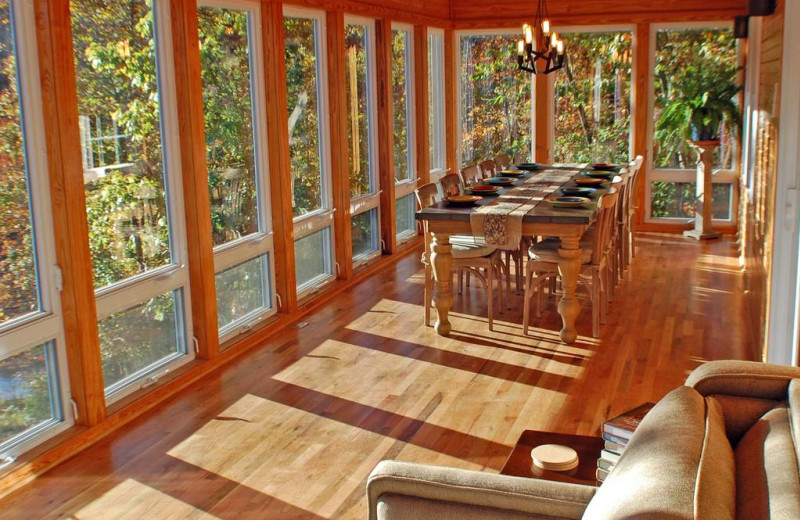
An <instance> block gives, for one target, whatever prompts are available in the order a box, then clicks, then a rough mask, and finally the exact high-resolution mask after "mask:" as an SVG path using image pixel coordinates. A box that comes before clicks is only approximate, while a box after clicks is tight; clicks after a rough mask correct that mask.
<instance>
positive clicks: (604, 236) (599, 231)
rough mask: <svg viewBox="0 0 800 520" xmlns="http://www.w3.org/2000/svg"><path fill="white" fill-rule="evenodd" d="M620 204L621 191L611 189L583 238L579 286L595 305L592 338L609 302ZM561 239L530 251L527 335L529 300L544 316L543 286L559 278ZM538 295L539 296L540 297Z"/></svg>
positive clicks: (527, 318)
mask: <svg viewBox="0 0 800 520" xmlns="http://www.w3.org/2000/svg"><path fill="white" fill-rule="evenodd" d="M618 201H619V191H618V190H617V189H616V188H611V189H610V190H609V191H608V193H606V194H605V195H603V196H602V197H601V199H600V200H599V201H598V208H599V209H600V211H599V212H598V216H597V219H596V221H595V223H594V225H593V226H592V228H590V230H589V231H587V232H586V234H585V235H584V237H583V238H582V239H581V255H582V256H581V260H582V262H583V268H582V269H581V273H580V277H579V283H580V284H582V285H584V286H586V287H587V289H588V292H589V296H590V299H591V302H592V336H594V337H595V338H596V337H598V336H599V335H600V324H601V323H605V314H606V312H607V306H608V301H607V297H606V295H605V294H604V289H605V287H607V285H608V283H609V281H608V276H609V273H608V261H609V250H610V239H611V231H612V227H613V226H614V217H615V215H616V212H615V208H616V205H617V203H618ZM560 247H561V241H560V240H559V239H555V238H550V239H547V240H544V241H542V242H539V243H537V244H534V245H533V246H531V248H530V249H529V250H528V264H527V267H526V269H525V296H524V298H525V302H524V306H523V311H522V331H523V334H528V323H529V321H530V304H531V302H530V300H531V298H532V297H536V298H537V305H536V307H537V308H536V311H537V316H541V308H542V298H543V294H544V285H545V283H546V282H547V280H548V279H550V278H552V277H555V276H558V262H559V259H560V256H559V254H558V250H559V248H560ZM537 293H538V294H537Z"/></svg>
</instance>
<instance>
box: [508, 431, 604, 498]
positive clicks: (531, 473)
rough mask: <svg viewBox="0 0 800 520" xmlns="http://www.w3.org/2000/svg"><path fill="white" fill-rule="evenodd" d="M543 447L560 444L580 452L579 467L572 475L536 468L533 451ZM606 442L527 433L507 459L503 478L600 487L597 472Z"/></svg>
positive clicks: (588, 437) (546, 433)
mask: <svg viewBox="0 0 800 520" xmlns="http://www.w3.org/2000/svg"><path fill="white" fill-rule="evenodd" d="M541 444H561V445H564V446H569V447H570V448H572V449H573V450H575V451H577V452H578V458H579V463H578V467H577V468H575V469H572V470H570V471H548V470H546V469H541V468H539V467H537V466H534V465H533V461H532V460H531V450H532V449H533V448H535V447H536V446H539V445H541ZM603 446H604V443H603V439H602V438H601V437H599V436H591V437H590V436H586V435H569V434H565V433H552V432H540V431H536V430H525V431H524V432H523V433H522V435H521V436H520V438H519V440H518V441H517V445H516V446H515V447H514V451H513V452H511V455H510V456H509V457H508V460H507V461H506V464H505V466H503V470H502V471H501V472H500V473H501V474H503V475H513V476H515V477H529V478H541V479H545V480H555V481H558V482H570V483H572V484H584V485H588V486H596V485H598V482H597V477H596V474H595V472H596V471H597V459H598V457H600V452H601V451H602V450H603Z"/></svg>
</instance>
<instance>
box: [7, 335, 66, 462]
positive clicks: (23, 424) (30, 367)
mask: <svg viewBox="0 0 800 520" xmlns="http://www.w3.org/2000/svg"><path fill="white" fill-rule="evenodd" d="M52 363H53V360H52V348H51V347H50V345H39V346H38V347H34V348H32V349H30V350H27V351H25V352H23V353H21V354H17V355H15V356H11V357H9V358H6V359H3V360H2V361H0V446H2V445H3V444H4V443H6V442H7V441H9V440H10V439H12V438H13V437H16V436H18V435H19V434H21V433H23V432H25V431H27V430H30V429H32V428H34V427H36V426H38V425H40V424H42V423H45V422H47V421H50V420H54V419H57V417H56V411H55V410H54V407H53V401H54V400H53V398H52V397H51V395H52V394H51V392H52V388H53V386H54V384H53V383H54V381H52V380H51V377H50V374H51V370H50V369H49V366H48V365H50V364H52Z"/></svg>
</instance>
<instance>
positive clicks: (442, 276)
mask: <svg viewBox="0 0 800 520" xmlns="http://www.w3.org/2000/svg"><path fill="white" fill-rule="evenodd" d="M431 251H432V253H431V267H433V278H434V280H436V290H435V291H434V297H433V305H434V307H436V324H435V325H434V329H435V330H436V333H437V334H439V335H440V336H448V335H449V334H450V330H451V326H450V320H449V319H448V318H447V315H448V314H449V313H450V309H451V308H452V307H453V277H452V274H451V273H452V267H453V254H452V252H453V246H451V245H450V236H449V235H447V234H444V233H433V239H432V243H431Z"/></svg>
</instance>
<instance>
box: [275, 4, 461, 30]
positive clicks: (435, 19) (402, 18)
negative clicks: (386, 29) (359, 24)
mask: <svg viewBox="0 0 800 520" xmlns="http://www.w3.org/2000/svg"><path fill="white" fill-rule="evenodd" d="M273 1H278V0H273ZM284 3H285V4H290V5H299V6H303V7H310V8H314V9H322V10H325V11H338V12H341V13H349V14H355V15H359V16H365V17H368V18H386V19H390V20H395V21H398V22H405V23H411V24H418V25H441V26H446V25H448V24H449V21H450V0H286V1H284Z"/></svg>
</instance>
